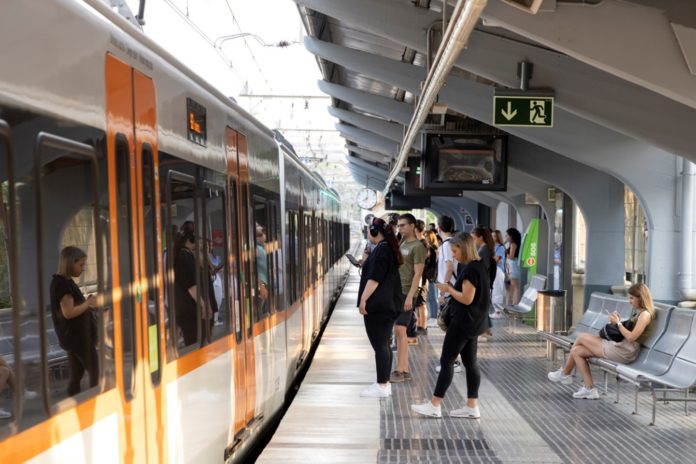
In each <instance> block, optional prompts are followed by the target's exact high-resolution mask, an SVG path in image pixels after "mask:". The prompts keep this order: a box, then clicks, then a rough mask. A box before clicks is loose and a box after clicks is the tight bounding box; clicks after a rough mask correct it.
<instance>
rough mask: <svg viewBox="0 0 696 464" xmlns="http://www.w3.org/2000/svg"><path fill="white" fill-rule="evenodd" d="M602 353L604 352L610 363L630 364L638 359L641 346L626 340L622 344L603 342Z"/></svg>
mask: <svg viewBox="0 0 696 464" xmlns="http://www.w3.org/2000/svg"><path fill="white" fill-rule="evenodd" d="M602 351H603V352H604V357H605V358H607V359H608V360H610V361H614V362H618V363H621V364H630V363H632V362H633V361H635V360H636V358H637V357H638V353H639V352H640V344H639V343H636V342H632V341H629V340H627V339H625V338H624V339H623V340H622V341H620V342H612V341H610V340H602Z"/></svg>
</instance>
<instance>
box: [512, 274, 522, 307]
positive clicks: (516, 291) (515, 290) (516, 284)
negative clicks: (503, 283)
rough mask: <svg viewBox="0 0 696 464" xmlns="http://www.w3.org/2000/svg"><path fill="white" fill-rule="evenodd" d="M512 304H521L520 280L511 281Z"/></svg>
mask: <svg viewBox="0 0 696 464" xmlns="http://www.w3.org/2000/svg"><path fill="white" fill-rule="evenodd" d="M510 298H511V300H512V301H511V302H510V304H513V305H516V304H517V303H519V302H520V281H519V280H518V279H510Z"/></svg>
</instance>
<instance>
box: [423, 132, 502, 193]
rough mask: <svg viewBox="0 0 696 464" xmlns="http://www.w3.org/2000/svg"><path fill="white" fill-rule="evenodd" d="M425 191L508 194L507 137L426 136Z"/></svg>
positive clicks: (469, 135) (468, 135) (424, 159)
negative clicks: (505, 191) (441, 190)
mask: <svg viewBox="0 0 696 464" xmlns="http://www.w3.org/2000/svg"><path fill="white" fill-rule="evenodd" d="M421 187H422V188H423V190H426V191H427V190H430V189H434V190H437V189H459V190H498V191H500V190H506V189H507V137H506V136H504V135H471V134H467V135H457V134H432V133H431V134H426V135H425V156H424V157H423V159H422V165H421Z"/></svg>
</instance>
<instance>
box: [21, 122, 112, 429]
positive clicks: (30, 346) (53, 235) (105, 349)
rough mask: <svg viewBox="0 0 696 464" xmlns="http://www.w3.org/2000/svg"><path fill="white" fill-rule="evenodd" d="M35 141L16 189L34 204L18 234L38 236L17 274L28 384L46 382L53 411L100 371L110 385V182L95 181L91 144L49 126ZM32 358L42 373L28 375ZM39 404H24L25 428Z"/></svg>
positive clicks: (94, 389)
mask: <svg viewBox="0 0 696 464" xmlns="http://www.w3.org/2000/svg"><path fill="white" fill-rule="evenodd" d="M36 146H37V151H36V153H35V157H34V161H35V164H34V172H33V173H32V174H33V175H32V177H33V179H32V180H28V179H27V178H24V179H22V183H23V187H22V189H21V193H20V192H18V193H19V203H20V204H21V206H22V208H26V209H27V210H31V206H30V204H31V202H30V201H28V200H29V198H30V197H31V192H30V189H33V195H34V196H33V199H34V201H35V203H34V205H36V216H35V219H36V220H35V221H34V218H31V216H32V214H31V212H30V213H29V214H26V213H25V215H24V216H23V217H22V220H21V222H20V223H19V229H18V236H22V237H31V236H34V237H36V242H35V243H34V244H33V245H32V244H29V243H26V244H24V245H23V247H22V256H23V262H25V263H26V266H25V267H24V269H25V271H23V272H28V275H26V276H24V277H23V276H22V275H21V274H20V275H19V276H18V279H17V280H18V281H19V285H20V293H21V298H22V299H23V301H24V302H25V305H26V306H25V307H24V308H22V310H21V314H20V324H21V326H22V328H23V332H24V331H26V332H25V333H24V334H23V342H22V345H21V350H22V362H23V363H24V366H23V367H24V372H26V377H25V379H24V384H25V387H26V388H28V389H30V390H32V391H35V390H37V389H42V388H45V390H44V391H45V393H46V394H47V395H48V397H47V398H46V399H45V402H44V404H45V405H46V406H50V405H51V404H52V403H57V404H56V405H55V406H52V407H51V409H50V410H49V411H46V412H47V413H48V414H52V413H55V412H57V411H60V410H62V409H64V408H66V407H71V406H72V404H73V403H72V402H66V403H62V402H61V400H63V399H64V398H66V397H67V396H72V397H74V399H77V400H78V401H82V400H84V399H86V398H88V397H90V396H92V395H95V394H96V393H98V392H99V388H98V385H99V381H100V374H101V375H102V376H107V378H106V381H105V382H104V384H105V385H106V387H107V388H108V387H110V386H111V385H110V377H109V376H110V375H111V373H112V372H113V367H112V365H111V364H112V362H113V361H112V359H113V358H112V354H113V343H112V340H113V337H112V332H111V330H112V329H111V328H112V323H111V311H109V309H110V305H111V299H110V297H109V295H108V294H107V292H106V290H107V289H108V290H110V285H108V284H109V283H108V282H107V280H106V277H105V273H104V269H105V268H106V256H105V253H104V251H105V249H106V247H108V239H107V235H106V234H105V232H106V229H105V227H104V226H105V224H104V222H105V221H106V217H107V215H108V206H107V205H105V204H102V203H101V201H105V200H106V199H108V194H107V191H108V189H107V184H106V182H104V183H103V184H102V183H100V182H99V177H101V176H100V172H102V171H103V170H104V169H105V166H106V163H103V164H102V165H103V166H104V168H103V169H102V171H100V169H99V166H98V165H97V156H98V155H97V153H96V152H95V150H94V148H93V147H92V146H90V145H86V144H82V143H78V142H76V141H72V140H68V139H65V138H62V137H58V136H55V135H50V134H47V133H40V134H39V135H38V137H37V141H36ZM20 175H22V174H20ZM25 175H29V174H28V173H26V174H25ZM104 178H105V177H104ZM34 179H36V180H38V181H36V182H35V181H34ZM25 180H26V181H28V182H27V184H25V183H24V181H25ZM25 187H26V188H25ZM36 231H38V233H36ZM32 257H35V259H36V261H34V262H32ZM34 263H36V265H37V266H38V272H37V269H36V268H34V266H32V264H34ZM37 330H38V334H39V337H37V338H34V339H33V340H32V338H33V337H31V335H33V334H32V333H33V332H34V333H35V331H37ZM41 338H43V340H41ZM37 363H38V364H39V365H40V372H41V379H38V378H37V377H36V374H32V372H36V364H37ZM38 409H40V408H37V407H35V405H26V404H25V411H26V414H25V415H24V417H23V424H22V426H23V427H24V426H28V425H30V424H31V423H33V422H35V421H36V420H37V419H39V420H40V416H39V415H38V414H37V410H38Z"/></svg>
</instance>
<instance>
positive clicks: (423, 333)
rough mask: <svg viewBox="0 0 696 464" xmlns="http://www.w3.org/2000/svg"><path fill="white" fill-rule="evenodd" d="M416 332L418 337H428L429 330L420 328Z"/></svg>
mask: <svg viewBox="0 0 696 464" xmlns="http://www.w3.org/2000/svg"><path fill="white" fill-rule="evenodd" d="M416 332H417V333H418V335H428V329H427V328H425V327H419V328H418V330H417V331H416Z"/></svg>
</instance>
